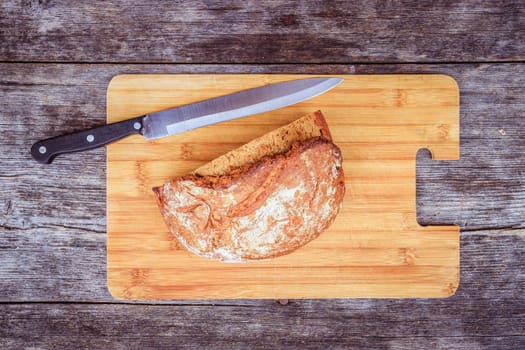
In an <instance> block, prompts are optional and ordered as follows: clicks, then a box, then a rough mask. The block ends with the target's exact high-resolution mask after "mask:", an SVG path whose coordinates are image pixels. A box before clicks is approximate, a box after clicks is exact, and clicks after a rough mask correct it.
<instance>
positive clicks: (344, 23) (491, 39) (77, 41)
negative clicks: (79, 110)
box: [0, 0, 525, 64]
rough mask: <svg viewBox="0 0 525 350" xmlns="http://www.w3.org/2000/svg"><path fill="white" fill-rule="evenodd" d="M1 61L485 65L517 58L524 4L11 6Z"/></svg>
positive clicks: (0, 10) (4, 12) (521, 51)
mask: <svg viewBox="0 0 525 350" xmlns="http://www.w3.org/2000/svg"><path fill="white" fill-rule="evenodd" d="M0 28H2V30H1V31H0V42H1V43H2V44H1V45H0V61H4V62H7V61H10V62H14V61H33V62H34V61H37V62H44V61H47V62H51V61H52V62H140V63H147V62H151V63H155V62H157V63H158V62H170V63H201V64H202V63H221V64H225V63H290V62H296V63H330V62H332V63H347V62H367V63H371V62H373V63H377V62H380V63H386V62H420V63H421V62H489V61H518V60H523V59H524V58H525V41H524V40H522V37H523V31H524V30H525V4H524V3H523V1H504V2H502V1H482V0H462V1H439V2H435V1H409V2H407V1H401V0H396V1H388V2H386V3H385V2H383V1H361V2H353V1H342V0H340V1H322V0H314V1H297V2H290V1H282V0H281V1H255V0H251V1H233V2H229V3H228V4H225V3H224V2H223V1H220V0H214V1H191V2H184V3H180V2H172V1H161V0H155V1H147V2H144V1H133V2H130V1H112V2H86V1H73V2H71V1H47V0H46V1H36V0H27V1H17V0H4V1H2V3H1V5H0Z"/></svg>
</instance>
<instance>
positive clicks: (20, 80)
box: [0, 64, 525, 301]
mask: <svg viewBox="0 0 525 350" xmlns="http://www.w3.org/2000/svg"><path fill="white" fill-rule="evenodd" d="M0 68H1V69H0V71H2V74H3V75H2V80H1V82H2V83H1V84H0V92H1V94H2V99H3V100H4V101H7V103H4V104H0V109H1V112H0V121H1V122H0V124H1V128H2V130H3V137H4V142H3V143H2V146H1V148H2V152H0V170H1V173H0V174H1V176H0V179H1V181H0V193H2V196H1V202H0V208H1V210H2V214H3V215H1V216H0V220H1V221H0V224H1V233H2V240H1V241H0V244H1V247H2V250H1V255H2V262H3V264H2V266H1V268H0V273H1V278H0V299H1V300H4V301H22V300H28V301H50V300H64V301H74V300H85V301H89V300H90V301H109V300H113V299H112V298H111V297H110V295H109V293H108V291H107V288H106V272H105V271H106V263H105V259H106V216H105V213H106V206H105V191H106V185H105V177H106V169H105V165H104V161H105V151H104V149H97V150H93V151H89V152H85V153H78V154H75V155H73V156H64V157H62V158H60V157H59V158H57V159H56V161H55V162H54V163H53V165H52V167H51V168H50V167H46V166H43V165H40V164H36V163H35V162H34V161H33V160H32V159H31V156H30V154H29V148H30V146H31V144H32V143H33V142H34V141H35V140H38V139H39V138H42V137H50V136H53V135H56V134H58V133H61V132H71V131H74V130H79V129H82V128H85V127H90V126H95V125H98V124H101V123H104V122H105V108H106V106H105V104H106V102H105V100H106V89H107V85H108V83H109V81H110V80H111V78H112V77H113V76H115V75H118V74H122V73H143V72H145V71H147V72H150V73H190V72H194V73H202V74H204V73H211V72H213V71H217V70H219V69H218V67H216V66H191V65H190V66H154V65H153V66H152V65H146V66H123V67H117V66H113V65H96V66H85V65H33V64H31V65H27V64H2V65H1V66H0ZM322 68H323V69H320V68H319V66H304V67H297V66H265V67H260V66H224V67H221V68H220V71H221V72H223V73H241V72H250V73H264V70H265V69H267V70H268V71H271V72H283V73H284V72H286V73H301V72H305V71H306V72H310V73H316V72H319V71H320V72H319V73H320V74H321V73H324V74H326V73H332V74H345V73H347V72H356V73H416V72H417V73H421V72H428V73H443V74H449V75H451V76H453V77H454V78H455V79H456V80H457V81H458V83H459V86H460V90H461V92H462V93H461V108H460V113H461V158H460V161H459V162H456V161H450V162H449V161H434V160H430V159H429V158H428V155H427V156H426V155H425V153H424V152H419V153H418V166H417V182H416V184H417V200H418V206H417V208H418V220H419V221H420V222H421V223H425V224H457V225H460V227H461V230H462V232H464V233H465V232H471V233H472V234H475V233H476V232H478V231H479V232H488V234H489V235H494V236H498V235H500V234H502V233H504V234H509V235H519V234H520V232H522V231H520V229H523V228H524V227H525V225H524V218H525V206H524V205H523V203H524V201H525V183H524V181H523V177H522V174H523V173H524V172H525V158H524V157H521V156H519V155H520V154H523V153H524V151H525V141H524V140H525V126H524V123H525V118H524V114H523V113H524V112H523V111H524V110H525V88H524V86H523V84H522V82H521V81H522V78H521V77H523V76H524V75H525V65H514V64H505V65H500V64H490V65H438V66H436V65H430V66H419V65H418V66H413V65H405V66H398V65H395V66H322ZM294 70H295V71H294ZM500 130H505V135H502V134H501V133H500ZM219 151H221V152H222V150H219ZM451 179H453V180H454V181H451ZM487 203H490V205H486V204H487ZM479 249H482V248H479ZM478 253H480V251H478ZM79 256H80V257H81V258H79ZM463 259H464V258H462V260H463ZM482 275H483V273H482V272H480V274H479V276H480V278H481V276H482ZM495 297H497V296H496V295H495Z"/></svg>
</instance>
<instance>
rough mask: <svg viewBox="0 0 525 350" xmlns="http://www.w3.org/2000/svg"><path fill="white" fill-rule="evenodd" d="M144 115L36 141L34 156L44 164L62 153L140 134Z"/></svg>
mask: <svg viewBox="0 0 525 350" xmlns="http://www.w3.org/2000/svg"><path fill="white" fill-rule="evenodd" d="M143 118H144V117H138V118H133V119H128V120H124V121H121V122H117V123H112V124H108V125H104V126H99V127H96V128H93V129H88V130H84V131H79V132H76V133H72V134H68V135H62V136H57V137H52V138H49V139H45V140H41V141H38V142H36V143H35V144H34V145H33V146H32V147H31V155H32V156H33V158H34V159H35V160H36V161H38V162H40V163H44V164H49V163H51V162H52V161H53V159H54V158H55V157H56V156H57V155H59V154H62V153H71V152H78V151H85V150H88V149H93V148H97V147H101V146H104V145H106V144H108V143H110V142H113V141H117V140H119V139H121V138H123V137H126V136H129V135H132V134H139V133H140V132H141V131H142V127H143V125H142V121H143Z"/></svg>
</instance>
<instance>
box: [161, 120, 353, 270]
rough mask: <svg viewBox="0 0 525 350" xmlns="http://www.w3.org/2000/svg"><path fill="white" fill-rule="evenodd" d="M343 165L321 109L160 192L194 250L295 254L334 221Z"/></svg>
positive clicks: (231, 258) (232, 256)
mask: <svg viewBox="0 0 525 350" xmlns="http://www.w3.org/2000/svg"><path fill="white" fill-rule="evenodd" d="M341 162H342V157H341V152H340V150H339V149H338V147H337V146H336V145H335V144H333V143H332V141H331V136H330V133H329V131H328V127H327V124H326V122H325V121H324V118H323V116H322V114H321V113H320V112H316V113H315V114H314V115H313V116H308V117H305V118H302V119H299V120H298V121H296V122H294V123H291V124H289V125H287V126H285V127H283V128H280V129H277V130H275V131H273V132H271V133H269V134H267V135H264V136H262V137H261V138H258V139H256V140H254V141H252V142H250V143H248V144H246V145H244V146H242V147H241V148H239V149H237V150H234V151H232V152H230V153H228V154H226V155H224V156H222V157H219V158H217V159H216V160H214V161H212V162H210V163H209V164H207V165H205V166H203V167H201V168H199V169H197V170H196V171H195V172H194V173H193V174H190V175H186V176H182V177H179V178H176V179H173V180H172V181H170V182H169V183H166V184H164V185H163V186H161V187H157V188H154V192H155V194H156V197H157V201H158V204H159V207H160V209H161V212H162V215H163V217H164V220H165V221H166V223H167V225H168V227H169V229H170V231H171V232H172V233H173V234H174V235H175V236H176V237H177V238H178V240H179V241H180V242H181V243H182V245H184V247H186V249H188V250H189V251H191V252H193V253H195V254H197V255H200V256H202V257H206V258H210V259H216V260H220V261H224V262H242V261H249V260H260V259H267V258H272V257H276V256H279V255H283V254H288V253H291V252H293V251H294V250H296V249H297V248H299V247H301V246H303V245H305V244H306V243H308V242H310V241H311V240H313V239H314V238H316V237H317V236H318V235H319V234H320V233H321V232H322V231H324V230H325V229H326V228H327V227H328V226H329V225H330V224H331V223H332V222H333V220H334V219H335V217H336V215H337V213H338V212H339V209H340V207H341V203H342V200H343V195H344V191H345V187H344V175H343V169H342V164H341Z"/></svg>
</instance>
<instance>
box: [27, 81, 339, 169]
mask: <svg viewBox="0 0 525 350" xmlns="http://www.w3.org/2000/svg"><path fill="white" fill-rule="evenodd" d="M342 81H343V79H340V78H308V79H299V80H292V81H287V82H282V83H276V84H270V85H266V86H262V87H258V88H254V89H249V90H243V91H240V92H236V93H233V94H229V95H225V96H221V97H216V98H212V99H209V100H205V101H201V102H197V103H192V104H188V105H184V106H181V107H176V108H171V109H167V110H164V111H160V112H155V113H150V114H147V115H144V116H140V117H136V118H132V119H128V120H124V121H121V122H117V123H112V124H107V125H104V126H99V127H96V128H93V129H88V130H84V131H80V132H76V133H72V134H68V135H62V136H57V137H53V138H49V139H45V140H41V141H38V142H36V143H35V144H34V145H33V146H32V147H31V155H32V156H33V158H34V159H35V160H37V161H38V162H40V163H51V162H52V161H53V159H54V157H56V156H57V155H59V154H62V153H70V152H77V151H84V150H88V149H93V148H97V147H101V146H104V145H106V144H108V143H111V142H113V141H117V140H119V139H121V138H123V137H126V136H129V135H132V134H142V135H143V136H144V138H146V139H147V140H154V139H158V138H161V137H165V136H170V135H175V134H178V133H181V132H184V131H187V130H191V129H195V128H199V127H202V126H206V125H211V124H216V123H220V122H223V121H227V120H232V119H236V118H241V117H245V116H249V115H253V114H257V113H262V112H267V111H271V110H274V109H278V108H282V107H285V106H289V105H292V104H295V103H298V102H301V101H304V100H307V99H310V98H312V97H315V96H317V95H320V94H322V93H324V92H326V91H328V90H330V89H331V88H333V87H334V86H336V85H337V84H339V83H340V82H342Z"/></svg>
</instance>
